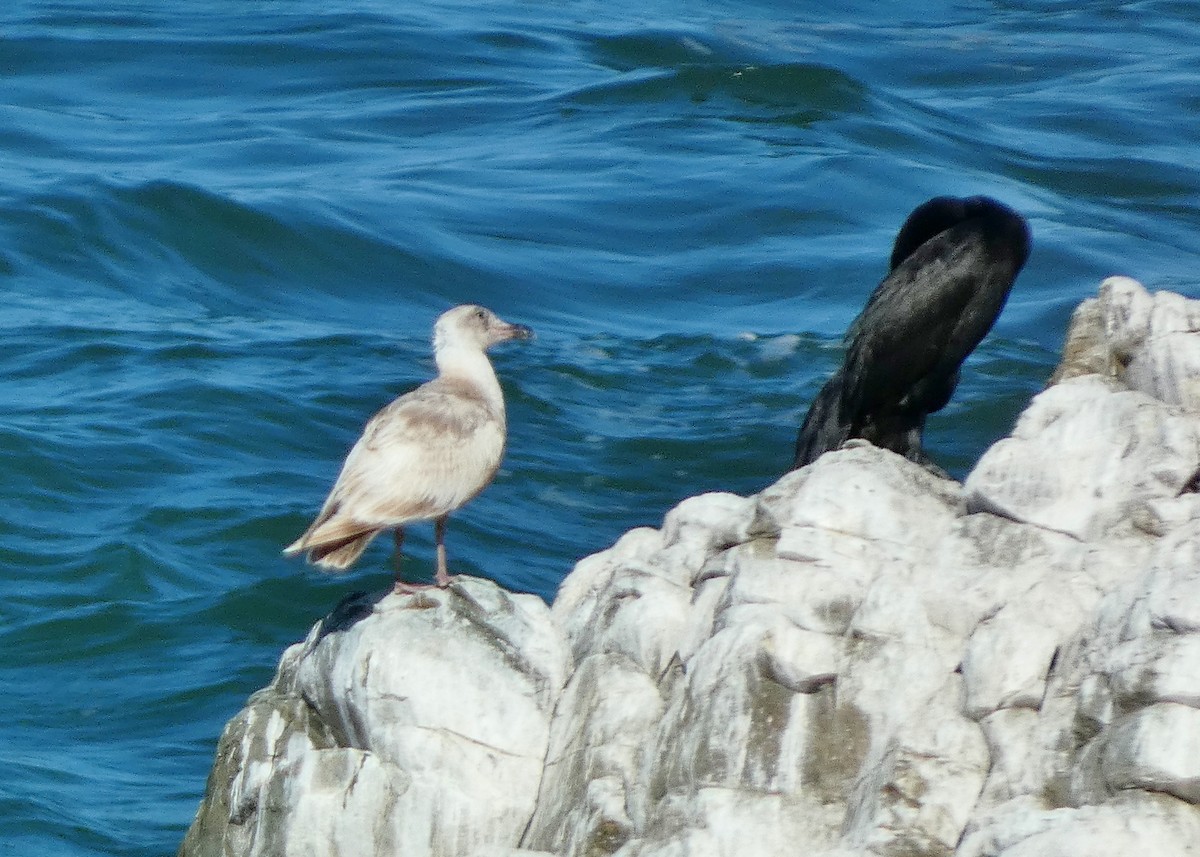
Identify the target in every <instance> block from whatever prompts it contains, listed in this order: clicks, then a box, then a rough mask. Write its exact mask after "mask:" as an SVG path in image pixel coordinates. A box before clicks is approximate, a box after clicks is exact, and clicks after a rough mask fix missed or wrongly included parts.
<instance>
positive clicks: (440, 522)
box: [433, 515, 450, 589]
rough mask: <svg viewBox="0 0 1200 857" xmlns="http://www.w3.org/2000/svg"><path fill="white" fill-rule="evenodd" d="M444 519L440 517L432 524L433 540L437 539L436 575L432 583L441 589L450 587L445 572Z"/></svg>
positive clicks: (447, 575) (443, 516) (447, 573)
mask: <svg viewBox="0 0 1200 857" xmlns="http://www.w3.org/2000/svg"><path fill="white" fill-rule="evenodd" d="M446 518H447V516H446V515H442V517H440V518H438V519H437V520H436V521H435V522H434V524H433V532H434V538H436V539H437V574H436V576H435V577H434V579H433V581H434V583H435V584H437V585H438V586H439V587H441V588H442V589H445V588H446V587H447V586H449V585H450V573H449V572H448V571H446Z"/></svg>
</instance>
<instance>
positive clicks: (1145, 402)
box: [180, 278, 1200, 857]
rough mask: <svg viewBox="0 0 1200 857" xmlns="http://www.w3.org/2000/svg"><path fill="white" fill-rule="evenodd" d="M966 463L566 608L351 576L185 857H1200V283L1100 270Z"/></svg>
mask: <svg viewBox="0 0 1200 857" xmlns="http://www.w3.org/2000/svg"><path fill="white" fill-rule="evenodd" d="M1055 381H1056V383H1055V384H1054V385H1053V386H1051V387H1050V388H1049V389H1047V390H1046V391H1045V392H1043V393H1041V394H1040V395H1038V396H1037V397H1036V398H1035V399H1034V400H1033V402H1032V403H1031V404H1030V406H1029V408H1028V409H1027V410H1026V411H1025V413H1024V414H1023V415H1022V416H1021V418H1020V420H1019V422H1018V423H1017V425H1016V427H1015V429H1014V431H1013V433H1012V436H1011V437H1009V438H1006V439H1004V440H1002V441H1000V442H999V443H997V444H996V445H995V446H993V447H992V448H991V449H990V450H989V451H988V452H987V453H986V454H985V455H984V456H983V458H982V459H981V460H980V462H979V464H978V466H977V467H976V468H975V470H974V471H973V472H972V473H971V474H970V475H969V476H968V478H967V479H966V481H965V483H964V484H962V485H960V484H958V483H956V482H952V481H947V480H944V479H940V478H938V477H936V476H933V475H931V474H930V473H928V472H927V471H925V470H923V469H921V468H920V467H918V466H916V465H914V464H911V463H909V462H907V461H905V460H904V459H902V458H900V457H898V456H896V455H893V454H891V453H888V452H883V451H880V450H877V449H875V448H873V447H870V446H867V445H862V444H860V445H853V444H852V445H850V446H847V447H846V448H844V449H842V450H840V451H838V452H833V453H829V454H827V455H825V456H823V457H822V458H820V459H819V460H818V461H817V462H816V463H814V464H812V465H810V466H808V467H805V468H803V469H802V470H799V471H796V472H793V473H790V474H788V475H787V476H785V477H784V478H783V479H781V480H780V481H779V482H777V483H776V484H775V485H773V486H771V487H770V488H767V489H766V490H764V491H763V492H762V493H760V494H758V495H756V496H754V497H749V498H742V497H737V496H733V495H729V494H708V495H703V496H700V497H693V498H691V499H689V500H686V501H684V502H683V503H681V504H680V505H679V506H677V507H676V508H675V509H673V510H672V511H671V512H669V513H668V514H667V516H666V519H665V520H664V522H663V526H662V528H661V529H649V528H646V529H639V530H634V531H632V532H629V533H627V534H626V535H625V536H624V537H622V538H621V539H620V540H619V541H618V542H617V543H616V544H615V545H614V546H613V547H612V548H610V549H609V550H607V551H604V552H603V553H600V554H596V555H594V556H591V557H588V558H587V559H584V560H583V561H581V562H580V563H579V564H578V565H577V566H576V568H575V570H574V571H573V572H572V573H571V575H570V576H569V577H568V578H567V579H566V580H565V581H564V583H563V585H562V588H561V590H560V592H559V595H558V598H557V599H556V601H555V603H554V605H553V607H552V608H550V609H547V608H545V606H544V605H542V604H541V602H539V601H537V600H536V599H533V598H530V597H528V596H511V595H508V594H506V593H504V592H502V591H500V590H499V589H497V588H496V587H495V586H493V585H491V584H489V583H485V582H483V581H475V580H467V579H460V580H459V581H458V582H457V583H456V584H455V585H454V586H453V587H452V588H451V589H450V590H448V591H446V592H434V593H431V594H429V595H422V596H398V595H389V596H388V597H386V598H384V599H383V600H381V601H379V602H377V603H371V602H369V601H366V600H362V599H360V600H357V601H352V602H350V603H348V604H346V605H343V606H342V607H341V608H339V610H338V611H335V613H334V615H332V616H331V617H329V618H328V619H326V620H325V621H324V622H322V623H321V624H319V625H318V626H317V627H316V628H314V630H313V632H312V633H311V634H310V635H309V637H308V639H307V640H306V641H305V642H304V643H301V644H298V645H296V646H293V647H292V648H291V649H289V650H288V652H287V653H286V654H285V655H284V657H283V660H282V662H281V664H280V667H279V673H278V675H277V677H276V679H275V681H274V682H273V683H272V685H271V686H270V687H268V688H266V689H264V690H263V691H260V692H259V693H257V694H255V696H253V697H252V698H251V700H250V702H249V704H248V705H247V707H246V708H245V709H244V710H243V711H242V712H241V713H240V714H239V715H238V716H237V717H235V718H234V719H233V720H232V721H231V722H230V724H229V725H228V726H227V727H226V730H225V733H224V734H223V735H222V737H221V742H220V745H219V747H218V751H217V761H216V765H215V767H214V769H213V773H212V775H211V777H210V780H209V787H208V792H207V794H206V796H205V799H204V802H203V804H202V805H201V807H200V811H199V813H198V815H197V818H196V821H195V823H194V824H193V826H192V829H191V830H190V831H189V833H188V836H187V838H186V839H185V841H184V843H183V846H182V848H181V852H180V853H181V854H182V855H189V857H190V856H191V855H196V857H200V855H239V857H241V855H289V857H291V855H314V857H316V856H317V855H321V857H324V855H331V856H332V855H348V854H354V855H389V854H397V855H468V856H469V855H477V857H500V855H506V857H516V855H527V857H529V855H534V854H553V855H561V857H585V855H586V857H599V855H607V854H616V855H620V857H685V855H686V857H709V855H712V857H717V855H721V857H727V856H728V857H733V855H794V854H809V855H814V854H816V855H851V854H872V855H896V857H901V855H903V857H914V855H921V857H940V855H961V857H1000V855H1003V857H1063V855H1067V857H1071V855H1080V857H1084V855H1087V857H1103V855H1113V857H1118V855H1121V857H1124V855H1127V854H1132V853H1152V854H1155V855H1159V857H1171V855H1200V493H1197V492H1198V490H1200V302H1196V301H1188V300H1185V299H1184V298H1181V297H1179V296H1178V295H1172V294H1165V293H1159V294H1157V295H1153V296H1151V295H1150V294H1148V293H1147V292H1146V291H1145V290H1144V289H1143V288H1142V287H1141V286H1140V285H1138V284H1137V283H1136V282H1134V281H1132V280H1129V279H1126V278H1113V279H1110V280H1107V281H1105V283H1104V284H1102V286H1101V289H1100V295H1099V297H1098V298H1096V299H1093V300H1089V301H1087V302H1085V303H1084V304H1083V305H1082V306H1081V307H1080V309H1079V310H1078V311H1077V312H1076V315H1075V319H1074V320H1073V323H1072V329H1071V333H1070V336H1069V341H1068V343H1067V346H1066V349H1065V353H1064V359H1063V364H1062V365H1061V366H1060V367H1059V370H1058V372H1057V373H1056V376H1055Z"/></svg>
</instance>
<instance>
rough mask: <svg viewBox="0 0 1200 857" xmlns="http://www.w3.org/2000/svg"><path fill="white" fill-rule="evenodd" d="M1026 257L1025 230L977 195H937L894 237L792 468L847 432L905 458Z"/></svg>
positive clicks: (916, 450) (916, 451)
mask: <svg viewBox="0 0 1200 857" xmlns="http://www.w3.org/2000/svg"><path fill="white" fill-rule="evenodd" d="M1028 256H1029V226H1028V225H1027V224H1026V223H1025V219H1024V218H1023V217H1021V215H1019V214H1017V213H1016V212H1015V211H1013V210H1012V209H1011V208H1009V207H1008V206H1006V205H1003V204H1002V203H999V202H997V201H996V200H994V199H990V198H988V197H986V196H972V197H967V198H965V199H959V198H957V197H950V196H939V197H936V198H934V199H931V200H929V201H928V202H926V203H923V204H922V205H920V206H918V207H917V208H916V209H915V210H914V211H913V213H912V214H910V215H909V216H908V219H907V220H905V221H904V225H903V226H902V227H900V232H899V233H898V234H897V235H896V243H895V245H894V246H893V247H892V259H891V265H890V272H889V273H888V275H887V276H886V277H884V279H883V282H881V283H880V284H879V286H878V287H877V288H876V289H875V291H874V292H873V293H872V294H871V297H870V298H869V299H868V300H867V305H866V306H865V307H863V311H862V312H861V313H860V314H859V316H858V318H856V319H855V320H854V323H853V324H851V325H850V328H849V330H847V331H846V340H845V342H846V356H845V360H844V361H843V362H842V366H841V368H839V369H838V371H837V372H836V373H834V375H833V377H832V378H830V379H829V380H828V381H827V382H826V383H825V386H824V387H822V388H821V392H819V393H818V394H817V398H816V399H815V400H814V401H813V403H812V407H810V408H809V411H808V415H807V416H806V417H805V419H804V424H803V425H802V426H801V428H800V435H799V437H797V438H796V458H795V461H794V463H793V464H792V469H796V468H799V467H803V466H804V465H806V464H810V463H812V462H813V461H816V460H817V458H818V457H819V456H820V455H821V453H823V452H828V451H830V450H833V449H837V448H838V447H840V446H841V445H842V444H843V443H845V442H846V441H847V440H850V439H851V438H863V439H864V440H867V441H870V442H871V443H872V444H874V445H875V446H878V447H880V448H882V449H890V450H892V451H893V452H896V453H899V454H900V455H903V456H904V457H906V458H908V459H911V460H913V461H917V462H921V463H926V462H927V459H926V457H925V453H924V452H923V451H922V449H921V435H922V433H923V431H924V429H925V417H926V416H927V415H929V414H931V413H933V412H934V411H939V410H941V409H942V408H943V407H945V405H946V403H947V402H948V401H950V396H951V395H952V394H953V393H954V388H955V386H957V384H958V371H959V367H960V366H961V365H962V362H963V361H964V360H965V359H966V358H967V355H968V354H970V353H971V352H972V351H974V350H975V346H977V345H978V344H979V341H980V340H981V339H983V337H984V336H985V335H987V332H988V331H989V330H991V329H992V325H993V324H994V323H995V322H996V317H997V316H999V315H1000V310H1001V309H1002V308H1003V307H1004V302H1005V300H1006V299H1007V298H1008V293H1009V290H1010V289H1012V285H1013V280H1015V279H1016V277H1017V273H1018V272H1019V271H1020V270H1021V267H1022V266H1023V265H1024V264H1025V260H1026V259H1027V258H1028Z"/></svg>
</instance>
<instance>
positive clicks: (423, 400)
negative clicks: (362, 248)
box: [283, 305, 533, 591]
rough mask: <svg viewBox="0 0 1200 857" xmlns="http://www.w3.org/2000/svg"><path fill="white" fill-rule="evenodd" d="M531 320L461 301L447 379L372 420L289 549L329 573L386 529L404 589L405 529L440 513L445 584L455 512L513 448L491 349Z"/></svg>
mask: <svg viewBox="0 0 1200 857" xmlns="http://www.w3.org/2000/svg"><path fill="white" fill-rule="evenodd" d="M532 335H533V333H532V331H530V329H529V328H528V327H525V326H524V325H519V324H509V323H507V322H504V321H501V320H500V319H499V318H497V317H496V315H495V314H494V313H493V312H492V311H491V310H488V309H485V308H483V307H480V306H473V305H468V306H458V307H455V308H454V309H452V310H449V311H448V312H446V313H443V314H442V316H441V317H440V318H439V319H438V320H437V323H436V324H435V325H434V328H433V354H434V360H435V361H436V363H437V369H438V376H437V377H436V378H434V379H433V380H432V381H428V382H426V383H425V384H422V385H421V386H420V387H418V388H417V389H415V390H413V391H412V392H411V393H407V394H405V395H403V396H401V397H400V398H398V399H396V400H395V401H394V402H392V403H391V404H390V405H388V406H387V407H386V408H384V409H383V410H382V411H380V412H379V413H377V414H376V415H375V416H374V417H372V418H371V420H370V422H368V423H367V425H366V427H365V428H364V429H363V433H362V437H360V438H359V439H358V442H357V443H355V444H354V447H353V448H352V449H351V450H350V454H349V455H347V456H346V463H345V464H343V465H342V472H341V473H340V474H339V475H338V478H337V482H336V483H334V486H333V490H331V491H330V492H329V497H328V498H327V499H326V500H325V505H324V506H322V507H321V512H320V514H318V515H317V518H316V520H315V521H313V523H312V526H311V527H309V528H308V531H307V532H306V533H305V534H304V535H302V536H301V537H300V538H298V539H297V540H296V541H295V542H293V543H292V544H290V545H288V547H287V548H285V549H284V551H283V552H284V554H285V555H287V556H293V555H295V554H298V553H302V552H307V553H308V561H309V562H311V563H314V564H316V565H317V566H319V567H320V568H322V569H325V570H327V571H342V570H344V569H346V568H348V567H349V566H350V565H351V564H352V563H353V562H354V561H355V560H357V559H358V558H359V556H361V555H362V552H363V550H364V549H366V547H367V545H368V544H369V543H370V541H371V539H373V538H375V536H377V535H378V534H379V533H381V532H383V531H384V530H389V529H390V530H393V531H394V532H395V540H396V554H395V561H396V589H397V591H412V590H413V589H416V588H418V587H414V586H413V585H411V584H407V583H404V582H403V581H401V579H400V558H401V548H402V546H403V542H404V526H405V525H406V524H409V523H412V522H413V521H427V520H430V519H433V521H434V533H435V537H436V540H437V574H436V578H435V581H436V584H437V585H438V586H440V587H445V586H446V585H447V584H448V583H449V582H450V575H449V572H447V570H446V545H445V536H446V518H447V517H448V516H449V514H450V513H451V512H453V511H454V510H455V509H457V508H459V507H460V506H462V505H463V504H464V503H466V502H467V501H468V500H470V499H471V498H472V497H474V496H475V495H476V494H478V493H479V492H480V491H482V490H483V489H484V488H485V487H487V485H488V483H489V482H491V481H492V477H493V476H495V474H496V469H497V468H498V467H499V466H500V459H501V457H502V456H503V454H504V442H505V435H506V426H505V418H504V395H503V393H502V392H501V390H500V382H499V381H497V380H496V373H495V371H494V370H493V369H492V364H491V362H490V361H489V360H488V358H487V354H486V351H487V349H488V348H489V347H490V346H492V345H495V344H496V343H498V342H504V341H506V340H509V339H529V338H530V337H531V336H532Z"/></svg>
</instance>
